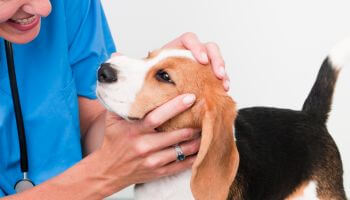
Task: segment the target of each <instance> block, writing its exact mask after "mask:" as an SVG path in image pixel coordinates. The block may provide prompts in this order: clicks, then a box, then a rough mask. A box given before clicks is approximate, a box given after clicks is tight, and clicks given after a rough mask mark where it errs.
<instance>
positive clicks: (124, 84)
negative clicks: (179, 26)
mask: <svg viewBox="0 0 350 200" xmlns="http://www.w3.org/2000/svg"><path fill="white" fill-rule="evenodd" d="M169 57H185V58H189V59H193V60H195V59H194V57H193V56H192V53H191V52H190V51H188V50H180V49H167V50H162V51H161V52H160V53H159V54H158V55H157V56H155V57H154V58H152V59H146V60H143V59H133V58H129V57H127V56H123V55H122V56H115V57H112V58H111V59H110V60H108V61H107V62H108V63H111V64H113V65H112V67H114V68H115V69H116V70H117V73H118V75H117V76H118V81H117V82H115V83H110V84H100V83H98V87H97V93H98V96H99V97H100V98H101V101H102V102H103V104H105V106H106V108H107V109H109V110H110V111H112V112H115V113H117V114H118V115H120V116H121V117H123V118H125V117H127V116H128V115H129V111H130V109H131V105H132V104H133V103H134V102H135V98H136V95H137V94H138V93H139V91H140V90H141V88H142V86H143V84H144V80H145V77H146V74H147V72H148V71H149V70H150V69H151V68H152V67H153V66H155V65H156V64H157V63H159V62H160V61H162V60H164V59H166V58H169Z"/></svg>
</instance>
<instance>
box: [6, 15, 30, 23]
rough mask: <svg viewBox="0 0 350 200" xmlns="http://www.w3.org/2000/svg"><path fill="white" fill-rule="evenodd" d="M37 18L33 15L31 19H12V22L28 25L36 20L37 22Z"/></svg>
mask: <svg viewBox="0 0 350 200" xmlns="http://www.w3.org/2000/svg"><path fill="white" fill-rule="evenodd" d="M35 18H36V16H35V15H33V16H31V17H29V18H25V19H11V22H14V23H16V24H21V25H27V24H31V23H32V22H33V21H34V20H35Z"/></svg>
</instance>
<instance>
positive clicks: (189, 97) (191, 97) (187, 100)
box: [182, 94, 196, 105]
mask: <svg viewBox="0 0 350 200" xmlns="http://www.w3.org/2000/svg"><path fill="white" fill-rule="evenodd" d="M195 99H196V96H195V95H194V94H189V95H187V96H185V97H184V98H183V99H182V102H183V103H184V104H186V105H191V104H192V103H193V102H194V100H195Z"/></svg>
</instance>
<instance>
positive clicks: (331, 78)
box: [96, 39, 350, 200]
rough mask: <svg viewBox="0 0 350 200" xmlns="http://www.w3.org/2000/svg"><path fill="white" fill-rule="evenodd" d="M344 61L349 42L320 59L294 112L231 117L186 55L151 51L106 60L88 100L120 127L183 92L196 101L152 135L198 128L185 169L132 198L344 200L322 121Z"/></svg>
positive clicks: (216, 86)
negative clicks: (117, 118) (197, 144)
mask: <svg viewBox="0 0 350 200" xmlns="http://www.w3.org/2000/svg"><path fill="white" fill-rule="evenodd" d="M347 60H350V39H348V40H346V41H345V42H343V43H341V44H340V45H338V46H337V47H336V48H335V49H334V50H333V51H332V52H331V54H330V55H329V56H328V57H327V58H326V59H325V61H324V62H323V64H322V66H321V69H320V71H319V74H318V77H317V80H316V82H315V84H314V86H313V88H312V90H311V92H310V94H309V96H308V97H307V99H306V101H305V103H304V106H303V108H302V109H301V110H300V111H295V110H289V109H278V108H268V107H252V108H245V109H241V110H238V111H237V109H236V104H235V102H234V101H233V100H232V98H231V97H230V96H228V94H227V93H226V92H225V90H224V88H223V86H222V83H221V81H220V80H218V79H217V78H216V77H215V75H214V74H213V72H212V69H211V67H209V66H202V65H201V64H199V63H198V62H196V61H195V59H194V58H193V56H192V54H191V52H189V51H187V50H179V49H165V50H157V51H154V52H152V53H150V54H149V56H148V57H147V58H145V59H132V58H129V57H127V56H116V57H112V58H111V59H110V60H108V61H107V62H106V63H104V64H102V66H101V67H100V69H99V71H98V83H97V90H96V93H97V96H98V98H99V100H100V101H101V102H102V104H103V105H104V106H105V107H106V108H107V109H108V110H109V111H111V112H114V113H116V114H118V115H119V116H121V117H122V118H124V119H125V120H129V121H134V120H139V119H142V118H143V117H145V115H146V114H147V113H149V112H150V111H152V110H154V109H155V108H157V107H159V106H160V105H162V104H164V103H165V102H167V101H169V100H170V99H172V98H174V97H176V96H178V95H180V94H183V93H193V94H195V95H196V97H197V98H196V102H195V104H194V105H193V106H192V107H191V108H190V109H188V110H187V111H185V112H183V113H181V114H179V115H177V116H176V117H174V118H173V119H171V120H169V121H167V122H166V123H165V124H163V125H161V126H160V127H158V129H157V130H158V131H172V130H175V129H180V128H188V127H191V128H201V129H202V137H201V145H200V149H199V152H198V154H197V158H196V160H195V162H194V164H193V166H192V169H190V170H187V171H185V172H182V173H179V174H176V175H173V176H168V177H164V178H161V179H158V180H155V181H153V182H150V183H144V184H139V185H136V187H135V199H136V200H187V199H197V200H224V199H230V200H233V199H234V200H259V199H262V200H280V199H287V200H291V199H307V200H312V199H320V200H329V199H335V200H345V199H346V196H345V191H344V187H343V178H342V176H343V169H342V162H341V158H340V154H339V151H338V149H337V146H336V144H335V142H334V141H333V139H332V137H331V136H330V134H329V133H328V131H327V128H326V121H327V117H328V113H329V111H330V109H331V101H332V96H333V91H334V87H335V83H336V80H337V76H338V72H339V70H340V68H341V67H343V66H344V65H345V61H347ZM235 137H236V138H237V140H235ZM174 154H175V152H174Z"/></svg>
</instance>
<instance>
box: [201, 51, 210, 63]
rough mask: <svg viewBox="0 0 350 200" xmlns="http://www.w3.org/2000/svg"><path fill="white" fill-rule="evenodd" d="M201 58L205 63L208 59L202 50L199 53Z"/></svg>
mask: <svg viewBox="0 0 350 200" xmlns="http://www.w3.org/2000/svg"><path fill="white" fill-rule="evenodd" d="M201 60H202V62H205V63H207V62H208V61H209V60H208V55H207V54H206V53H204V52H202V53H201Z"/></svg>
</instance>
